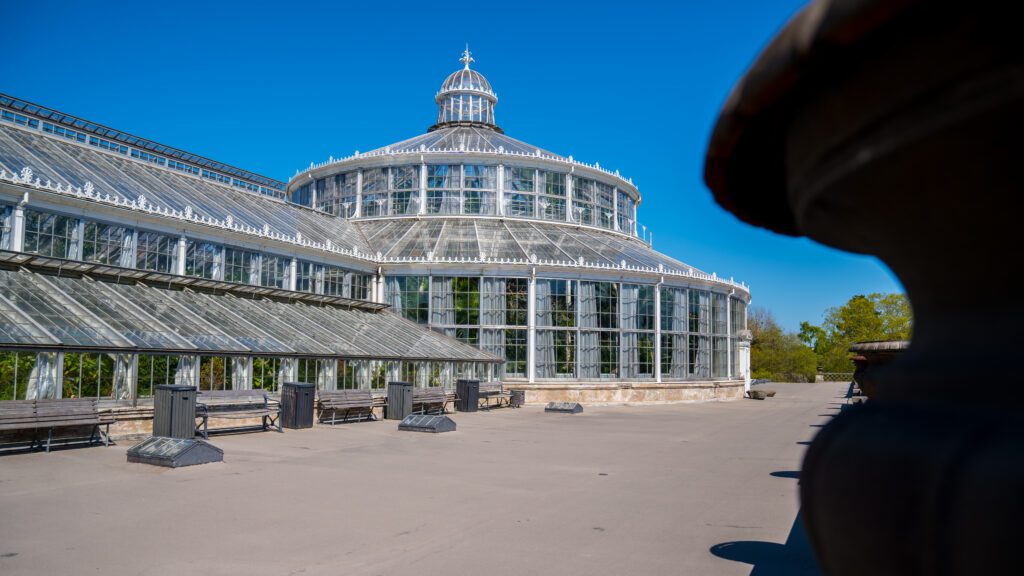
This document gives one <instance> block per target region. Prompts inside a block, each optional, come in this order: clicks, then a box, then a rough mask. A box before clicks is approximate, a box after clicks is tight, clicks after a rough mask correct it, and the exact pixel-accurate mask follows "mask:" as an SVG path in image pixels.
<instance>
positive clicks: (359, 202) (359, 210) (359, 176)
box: [356, 170, 363, 218]
mask: <svg viewBox="0 0 1024 576" xmlns="http://www.w3.org/2000/svg"><path fill="white" fill-rule="evenodd" d="M362 215H363V171H362V170H359V171H358V172H356V218H359V217H360V216H362Z"/></svg>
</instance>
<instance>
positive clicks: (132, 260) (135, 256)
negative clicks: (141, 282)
mask: <svg viewBox="0 0 1024 576" xmlns="http://www.w3.org/2000/svg"><path fill="white" fill-rule="evenodd" d="M138 266H139V230H138V229H137V228H136V229H133V230H132V251H131V253H130V254H128V268H137V267H138Z"/></svg>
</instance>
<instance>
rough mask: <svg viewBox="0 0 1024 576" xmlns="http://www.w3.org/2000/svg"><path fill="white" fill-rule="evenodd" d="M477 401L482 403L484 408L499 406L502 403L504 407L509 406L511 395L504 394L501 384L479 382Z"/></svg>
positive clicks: (509, 393)
mask: <svg viewBox="0 0 1024 576" xmlns="http://www.w3.org/2000/svg"><path fill="white" fill-rule="evenodd" d="M479 400H480V402H482V403H483V407H484V408H494V407H497V406H501V404H502V402H504V403H505V405H506V406H511V405H512V393H511V392H506V391H505V389H504V388H503V387H502V385H501V382H487V383H483V382H481V383H480V398H479ZM491 401H494V405H493V406H492V405H491Z"/></svg>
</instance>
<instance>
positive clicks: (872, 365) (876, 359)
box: [850, 340, 910, 398]
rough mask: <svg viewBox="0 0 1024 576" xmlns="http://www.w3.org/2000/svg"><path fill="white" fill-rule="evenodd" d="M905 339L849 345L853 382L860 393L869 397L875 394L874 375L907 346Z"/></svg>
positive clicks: (907, 342) (908, 343)
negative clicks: (851, 355)
mask: <svg viewBox="0 0 1024 576" xmlns="http://www.w3.org/2000/svg"><path fill="white" fill-rule="evenodd" d="M909 347H910V342H909V341H907V340H890V341H887V342H858V343H856V344H854V345H853V346H850V352H852V353H853V364H854V366H856V367H857V368H856V370H854V371H853V383H854V385H855V386H856V387H857V389H859V390H860V393H861V394H863V395H865V396H867V397H868V398H870V397H871V396H873V395H874V394H875V389H876V380H875V375H876V374H878V372H879V371H880V369H881V368H883V367H885V366H887V365H888V364H889V363H890V362H892V361H893V360H895V359H896V358H898V357H899V356H900V354H902V353H903V352H904V351H905V350H906V349H907V348H909Z"/></svg>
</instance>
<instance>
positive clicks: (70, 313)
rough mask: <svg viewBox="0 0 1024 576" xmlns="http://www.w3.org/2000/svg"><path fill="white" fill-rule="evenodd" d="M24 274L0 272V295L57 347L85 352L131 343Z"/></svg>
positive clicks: (70, 300) (60, 295)
mask: <svg viewBox="0 0 1024 576" xmlns="http://www.w3.org/2000/svg"><path fill="white" fill-rule="evenodd" d="M34 276H35V275H34V274H32V273H31V272H26V271H12V270H0V294H3V295H4V299H5V300H6V301H7V302H8V303H9V304H10V305H11V306H14V307H15V308H17V309H18V310H19V311H20V312H21V313H22V314H24V315H25V316H28V317H30V318H31V319H32V320H33V321H34V322H35V323H36V324H38V325H39V326H40V327H42V328H43V329H44V330H46V332H48V333H49V334H51V335H52V336H53V337H54V338H56V339H57V340H58V341H59V342H60V343H61V344H65V345H68V346H82V347H87V348H131V347H133V343H132V342H130V341H129V340H127V339H125V338H124V337H122V336H121V335H120V334H118V333H117V332H115V331H114V330H113V329H111V328H110V327H108V326H106V325H104V324H103V323H102V322H100V321H98V320H97V319H96V318H95V317H93V316H91V315H90V314H89V313H88V312H86V311H85V310H84V309H83V308H82V307H81V306H80V305H78V304H77V303H76V302H75V301H74V300H73V299H71V298H70V297H68V296H66V295H65V294H63V293H61V292H60V291H59V290H57V289H56V288H54V287H52V286H50V285H48V284H46V283H42V282H38V281H36V279H35V277H34Z"/></svg>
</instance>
